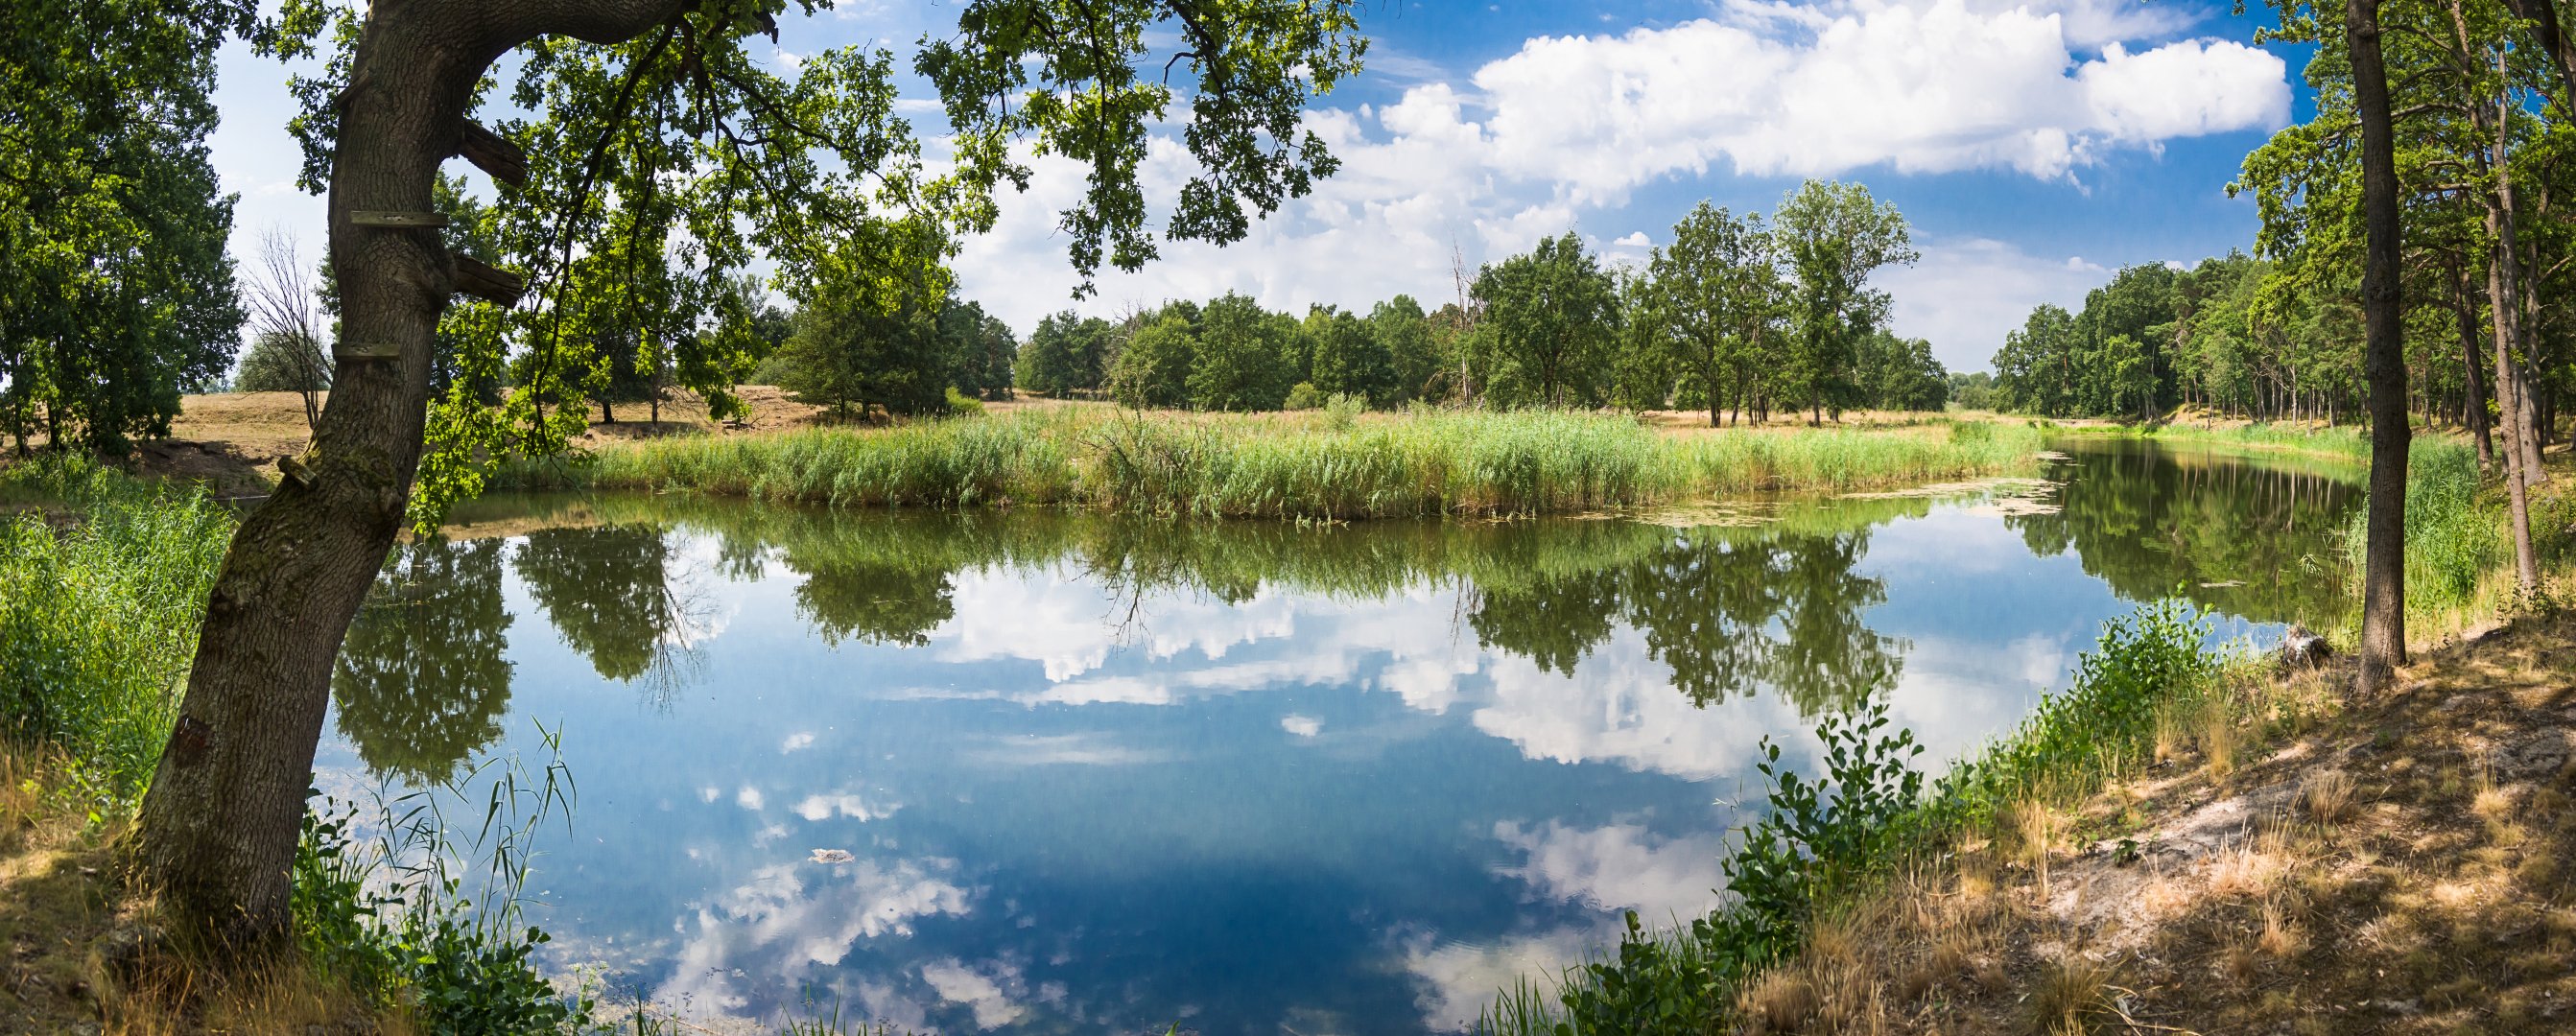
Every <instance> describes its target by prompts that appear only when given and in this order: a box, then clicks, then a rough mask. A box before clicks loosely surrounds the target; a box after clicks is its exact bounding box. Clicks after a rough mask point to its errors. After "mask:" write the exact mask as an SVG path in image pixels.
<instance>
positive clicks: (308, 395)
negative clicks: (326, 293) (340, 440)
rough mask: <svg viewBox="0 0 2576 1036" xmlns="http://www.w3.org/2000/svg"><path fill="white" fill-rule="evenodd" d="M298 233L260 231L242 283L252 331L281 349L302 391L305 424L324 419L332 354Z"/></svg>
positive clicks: (317, 292)
mask: <svg viewBox="0 0 2576 1036" xmlns="http://www.w3.org/2000/svg"><path fill="white" fill-rule="evenodd" d="M310 269H311V268H310V267H307V266H306V265H305V264H304V257H303V256H302V255H300V254H298V250H297V248H296V246H295V237H294V235H292V234H289V233H287V232H286V231H285V230H283V229H281V228H278V227H270V228H268V229H267V230H265V231H262V232H261V233H260V235H259V266H258V267H257V268H256V269H254V270H253V271H251V276H250V277H249V279H248V280H247V281H246V282H245V283H244V284H243V290H242V297H243V301H244V302H245V303H247V304H248V306H249V308H250V326H251V334H252V335H253V336H254V339H255V340H266V341H268V342H272V343H274V344H275V346H276V347H277V348H278V349H280V350H282V351H283V353H282V358H283V359H284V360H285V362H286V367H287V370H286V373H287V375H288V376H289V377H291V378H292V379H293V380H294V382H295V389H296V391H297V392H299V393H301V394H302V395H303V396H304V427H305V428H306V429H307V430H310V429H312V428H313V427H314V426H316V425H318V424H320V423H321V422H322V393H323V392H324V391H325V390H327V389H329V388H330V387H331V357H330V355H329V354H328V353H326V352H325V351H324V350H323V347H322V338H323V335H324V333H325V332H324V328H323V320H322V301H321V293H320V291H318V290H317V289H316V288H315V286H314V283H313V275H312V273H311V272H310Z"/></svg>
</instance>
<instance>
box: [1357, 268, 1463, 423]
mask: <svg viewBox="0 0 2576 1036" xmlns="http://www.w3.org/2000/svg"><path fill="white" fill-rule="evenodd" d="M1368 323H1369V334H1370V335H1371V336H1372V337H1374V338H1376V339H1377V342H1378V347H1379V348H1382V349H1384V350H1386V355H1387V361H1388V363H1389V364H1390V365H1391V368H1392V373H1393V376H1394V384H1395V395H1394V396H1393V397H1392V398H1387V399H1380V400H1378V401H1377V403H1378V405H1380V406H1393V405H1396V404H1400V403H1404V402H1406V401H1409V400H1413V399H1417V398H1421V397H1422V396H1423V394H1424V388H1425V386H1427V385H1429V384H1430V382H1431V379H1432V377H1433V375H1435V374H1437V373H1439V372H1440V370H1441V369H1442V367H1443V365H1444V363H1445V362H1446V360H1447V357H1445V356H1443V355H1442V352H1441V345H1440V340H1439V337H1438V336H1437V335H1436V334H1434V333H1433V330H1432V323H1431V318H1430V317H1427V316H1424V315H1423V312H1422V304H1421V303H1419V302H1415V301H1413V296H1411V295H1398V296H1396V297H1394V298H1392V299H1388V300H1386V301H1384V302H1380V303H1378V304H1377V306H1376V307H1375V308H1372V309H1370V310H1369V315H1368Z"/></svg>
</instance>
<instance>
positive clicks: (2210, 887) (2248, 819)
mask: <svg viewBox="0 0 2576 1036" xmlns="http://www.w3.org/2000/svg"><path fill="white" fill-rule="evenodd" d="M2263 683H2264V684H2265V686H2262V687H2259V688H2249V689H2247V690H2246V691H2244V693H2248V694H2255V695H2261V696H2265V699H2266V700H2265V701H2264V702H2263V703H2264V704H2268V705H2269V706H2271V707H2270V708H2268V709H2266V710H2264V711H2265V712H2266V713H2268V714H2269V715H2272V716H2274V717H2277V718H2276V719H2275V720H2274V721H2273V724H2272V727H2271V729H2268V730H2244V731H2237V732H2229V731H2202V732H2194V731H2189V730H2176V731H2173V732H2171V733H2170V735H2169V736H2160V737H2159V745H2158V755H2159V757H2160V758H2159V759H2158V760H2157V761H2155V762H2154V763H2152V764H2151V765H2149V766H2148V767H2146V768H2145V769H2144V770H2143V772H2139V773H2136V774H2133V775H2131V776H2130V777H2129V779H2127V780H2124V781H2121V782H2119V783H2117V784H2115V785H2113V786H2112V787H2111V788H2110V789H2109V790H2107V791H2105V792H2103V793H2102V794H2100V795H2096V796H2094V797H2092V798H2091V799H2090V800H2088V801H2086V802H2085V803H2084V805H2083V806H2082V808H2081V809H2080V810H2077V811H2072V812H2065V811H2060V812H2056V813H2054V814H2052V815H2050V816H2049V817H2048V818H2047V819H2046V820H2044V821H2042V820H2039V819H2037V818H2034V819H2033V820H2031V821H2027V822H2024V823H2022V824H2020V825H2019V828H2020V830H2021V832H2022V833H2021V834H2020V835H2019V836H2012V835H2007V836H2005V837H2003V838H1999V839H1996V840H1995V841H1994V842H1972V843H1970V844H1967V845H1965V846H1962V847H1961V849H1960V851H1958V852H1956V853H1954V854H1950V855H1948V856H1946V857H1944V858H1943V859H1940V860H1938V861H1934V862H1931V863H1929V864H1926V865H1925V866H1923V867H1922V868H1921V869H1920V870H1919V871H1918V872H1917V873H1914V874H1911V875H1908V876H1906V877H1904V878H1903V879H1901V880H1899V881H1897V882H1895V883H1894V885H1893V886H1892V887H1891V888H1889V889H1887V890H1885V891H1884V892H1883V893H1882V894H1880V895H1877V896H1874V897H1871V898H1869V899H1868V900H1866V901H1864V902H1863V903H1861V904H1860V905H1858V906H1857V907H1856V908H1854V909H1853V911H1852V912H1851V913H1850V914H1849V915H1848V916H1845V917H1842V918H1839V919H1837V920H1835V921H1834V922H1833V923H1829V924H1825V925H1822V926H1820V930H1819V932H1818V933H1817V935H1816V938H1815V939H1814V941H1813V943H1812V945H1811V947H1810V949H1809V950H1808V951H1807V952H1806V953H1805V954H1804V955H1803V956H1801V957H1800V958H1798V959H1797V960H1796V961H1794V962H1793V963H1792V964H1790V965H1788V966H1785V967H1783V968H1781V969H1779V970H1778V971H1776V972H1774V973H1773V974H1772V975H1770V976H1767V977H1766V979H1765V980H1763V981H1762V982H1760V983H1757V984H1756V986H1755V987H1754V988H1752V989H1751V990H1749V991H1748V992H1747V993H1746V995H1745V997H1744V1000H1745V1004H1744V1006H1745V1007H1746V1008H1748V1012H1747V1013H1748V1014H1749V1015H1750V1016H1751V1017H1753V1018H1754V1019H1755V1021H1754V1024H1753V1028H1754V1030H1755V1031H1791V1030H1795V1031H1801V1032H1920V1033H1989V1032H2037V1033H2053V1032H2063V1031H2069V1029H2070V1028H2071V1029H2073V1030H2075V1031H2089V1032H2137V1033H2150V1032H2163V1033H2177V1032H2193V1033H2203V1034H2210V1036H2216V1034H2220V1033H2295V1034H2325V1033H2392V1034H2397V1033H2403V1034H2413V1033H2471V1032H2474V1033H2544V1032H2546V1033H2564V1032H2576V964H2571V962H2576V809H2571V807H2570V795H2571V793H2576V615H2571V614H2569V613H2566V612H2563V611H2562V612H2556V613H2551V614H2545V615H2537V616H2530V617H2525V618H2522V619H2520V620H2517V621H2515V622H2513V623H2512V624H2510V625H2507V626H2503V627H2500V628H2494V629H2490V630H2487V631H2485V632H2484V633H2483V634H2482V635H2479V636H2476V637H2475V638H2473V639H2471V640H2468V641H2466V642H2461V643H2451V644H2446V645H2442V646H2439V647H2436V648H2434V649H2432V650H2428V651H2423V652H2420V653H2419V654H2418V656H2417V657H2416V659H2415V660H2414V664H2413V665H2410V666H2408V667H2406V668H2405V669H2404V670H2402V671H2401V673H2400V677H2399V679H2398V680H2397V681H2395V683H2394V687H2395V689H2394V690H2392V691H2390V692H2388V693H2386V694H2385V695H2383V696H2380V697H2377V698H2372V699H2366V700H2363V699H2354V698H2352V697H2350V695H2351V693H2352V692H2351V690H2350V688H2351V686H2352V682H2351V672H2350V670H2349V668H2348V667H2331V668H2328V669H2326V670H2324V671H2321V672H2314V673H2308V674H2304V675H2301V676H2298V677H2295V678H2292V679H2288V680H2284V681H2280V682H2277V683H2276V682H2272V681H2264V682H2263ZM2240 736H2241V737H2242V738H2244V739H2245V740H2244V741H2243V742H2242V743H2241V744H2240V743H2239V742H2238V737H2240ZM2070 1023H2072V1024H2071V1025H2070Z"/></svg>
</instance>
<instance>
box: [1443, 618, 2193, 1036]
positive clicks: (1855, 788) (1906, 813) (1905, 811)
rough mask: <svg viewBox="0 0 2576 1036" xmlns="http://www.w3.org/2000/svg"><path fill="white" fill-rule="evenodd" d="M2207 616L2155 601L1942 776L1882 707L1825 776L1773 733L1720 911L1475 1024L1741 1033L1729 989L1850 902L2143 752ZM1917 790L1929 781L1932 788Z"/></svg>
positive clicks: (1830, 750) (2118, 625) (1651, 937)
mask: <svg viewBox="0 0 2576 1036" xmlns="http://www.w3.org/2000/svg"><path fill="white" fill-rule="evenodd" d="M2208 629H2209V626H2208V622H2207V619H2206V617H2205V616H2202V615H2198V614H2195V613H2191V612H2187V611H2185V610H2184V609H2183V608H2182V606H2181V605H2180V604H2179V603H2176V602H2166V603H2162V604H2157V605H2151V606H2148V607H2147V608H2144V609H2141V610H2140V611H2139V612H2137V613H2135V614H2134V615H2132V616H2130V617H2128V618H2125V619H2115V620H2112V621H2111V622H2109V623H2106V624H2104V627H2103V630H2102V637H2101V640H2100V642H2099V643H2098V644H2096V645H2095V647H2094V649H2093V650H2092V651H2090V652H2087V653H2086V654H2085V655H2084V656H2083V657H2082V658H2081V659H2080V660H2079V661H2078V663H2077V668H2076V672H2075V674H2074V678H2073V680H2072V681H2071V683H2070V684H2069V686H2068V687H2067V689H2066V690H2065V691H2063V692H2060V693H2057V694H2053V695H2050V696H2049V697H2047V698H2046V699H2044V700H2043V701H2042V702H2041V703H2040V706H2039V707H2038V708H2037V709H2035V710H2034V711H2033V712H2032V713H2031V715H2030V716H2029V717H2027V718H2026V719H2024V720H2023V721H2022V722H2021V724H2020V725H2019V726H2017V727H2016V728H2014V730H2013V731H2012V732H2011V733H2010V734H2008V735H2006V736H2004V737H2003V738H2001V739H1999V740H1998V741H1996V742H1995V743H1994V744H1993V745H1991V746H1990V747H1989V748H1987V749H1986V751H1984V752H1983V753H1981V754H1979V755H1978V756H1976V757H1975V758H1973V759H1970V760H1968V761H1965V762H1962V763H1960V764H1958V765H1956V766H1954V767H1952V768H1951V769H1950V770H1949V772H1948V773H1946V774H1944V775H1942V776H1941V777H1939V778H1938V779H1934V780H1929V781H1927V780H1926V775H1925V774H1923V773H1922V772H1920V771H1917V770H1916V769H1914V767H1913V759H1914V757H1915V755H1916V754H1917V753H1919V752H1921V751H1922V749H1921V748H1920V746H1918V745H1916V744H1915V742H1914V739H1913V735H1912V733H1911V732H1909V731H1891V730H1889V729H1888V726H1887V725H1888V719H1887V712H1886V706H1885V705H1884V704H1878V705H1873V706H1871V707H1869V708H1867V709H1865V710H1863V711H1860V712H1858V713H1854V714H1851V715H1846V716H1838V717H1833V718H1829V719H1827V720H1826V721H1825V722H1824V724H1823V725H1822V726H1820V727H1818V728H1817V735H1818V738H1819V740H1820V741H1821V742H1822V744H1823V747H1824V750H1825V751H1824V755H1823V761H1824V765H1823V769H1824V773H1823V774H1821V775H1820V776H1806V775H1801V774H1799V773H1797V772H1795V771H1794V770H1792V769H1790V768H1788V767H1786V766H1783V765H1781V764H1780V752H1779V749H1778V747H1777V746H1776V745H1773V744H1772V743H1771V742H1770V740H1769V739H1768V738H1765V739H1764V741H1763V759H1762V761H1761V762H1760V763H1759V765H1758V768H1759V770H1760V771H1761V773H1762V774H1763V776H1764V778H1765V779H1766V780H1767V781H1768V782H1769V793H1768V795H1767V801H1766V804H1765V808H1764V809H1763V811H1762V813H1761V815H1760V816H1759V817H1757V818H1755V819H1754V820H1753V821H1752V822H1751V823H1750V824H1748V825H1747V826H1746V827H1745V828H1744V829H1743V830H1742V831H1740V832H1739V833H1738V836H1737V838H1736V839H1735V840H1734V848H1733V849H1732V850H1731V851H1730V852H1729V854H1728V856H1727V858H1726V859H1724V860H1723V861H1721V863H1722V866H1723V869H1724V871H1725V874H1726V876H1727V882H1728V890H1727V891H1728V901H1727V903H1726V904H1725V905H1723V906H1721V907H1719V908H1718V909H1717V910H1716V911H1714V912H1713V913H1711V914H1710V915H1709V916H1707V917H1704V918H1698V919H1694V920H1691V921H1689V922H1688V923H1686V924H1679V925H1674V926H1670V927H1664V926H1649V925H1646V924H1643V923H1641V922H1640V921H1639V919H1638V918H1637V916H1636V914H1635V913H1633V912H1631V913H1630V914H1629V915H1628V932H1627V934H1626V935H1625V936H1623V937H1622V938H1621V940H1620V944H1619V946H1618V948H1617V950H1616V952H1615V954H1614V955H1609V956H1605V957H1603V958H1601V959H1597V960H1593V961H1590V962H1587V963H1585V964H1582V965H1578V966H1576V967H1573V968H1569V969H1567V970H1566V971H1565V972H1564V973H1563V974H1561V975H1560V976H1558V977H1557V978H1556V979H1555V980H1554V981H1553V982H1550V983H1527V982H1525V983H1522V984H1521V985H1519V986H1517V987H1514V988H1511V989H1506V990H1503V991H1502V995H1501V996H1500V997H1499V998H1498V999H1497V1001H1496V1002H1495V1004H1494V1005H1493V1006H1492V1007H1491V1008H1489V1009H1488V1010H1487V1011H1486V1013H1485V1015H1484V1017H1483V1018H1482V1019H1481V1020H1480V1021H1479V1023H1478V1025H1477V1027H1476V1031H1477V1032H1479V1033H1483V1034H1489V1036H1542V1034H1544V1036H1588V1034H1598V1036H1607V1034H1613V1033H1616V1034H1621V1036H1662V1034H1672V1036H1682V1034H1692V1033H1704V1032H1728V1031H1734V1030H1735V1028H1736V1025H1737V1023H1738V1022H1739V1021H1740V1019H1736V1018H1734V1017H1732V1016H1731V1015H1732V1011H1733V1005H1734V1003H1735V991H1736V990H1738V989H1740V988H1743V987H1744V984H1745V983H1746V982H1748V981H1749V980H1751V979H1752V978H1753V977H1755V976H1756V975H1758V974H1760V972H1761V971H1762V970H1763V969H1765V968H1767V967H1770V966H1771V965H1773V964H1775V963H1777V962H1779V961H1782V960H1785V959H1787V958H1788V957H1789V956H1791V955H1792V954H1794V953H1796V952H1797V951H1798V949H1799V947H1800V945H1801V944H1802V942H1803V940H1804V938H1805V935H1806V933H1807V931H1808V930H1809V928H1810V926H1811V924H1812V923H1813V922H1814V921H1815V919H1817V918H1819V917H1822V916H1826V915H1829V914H1831V913H1832V912H1834V911H1835V910H1838V909H1841V908H1843V907H1844V906H1845V905H1847V904H1848V903H1849V902H1851V901H1852V900H1853V899H1854V898H1856V897H1857V896H1859V895H1862V894H1865V893H1867V892H1868V891H1869V890H1870V889H1871V888H1873V887H1874V885H1875V883H1877V882H1879V881H1881V880H1882V879H1884V878H1885V877H1886V876H1887V875H1889V874H1892V873H1894V872H1895V871H1896V870H1897V868H1898V867H1899V866H1900V865H1902V864H1903V863H1905V862H1906V861H1908V860H1912V859H1921V858H1927V857H1929V856H1931V855H1933V854H1937V853H1939V852H1941V851H1943V850H1944V849H1945V847H1947V846H1949V845H1951V844H1953V843H1954V842H1955V841H1956V840H1957V839H1958V838H1959V837H1960V836H1961V835H1962V833H1965V832H1973V831H1979V830H1983V829H1985V828H1987V827H1988V826H1989V825H1991V824H1993V823H1994V822H1995V820H1996V818H1997V816H1998V815H1999V814H2000V813H2001V812H2002V811H2003V810H2005V809H2007V808H2008V807H2009V805H2010V804H2011V803H2013V802H2015V801H2017V800H2018V799H2021V798H2023V797H2027V796H2043V797H2046V798H2048V799H2051V800H2055V801H2068V800H2072V799H2074V798H2078V797H2081V796H2083V795H2085V794H2089V793H2090V792H2092V791H2093V790H2095V789H2097V788H2098V787H2099V786H2100V785H2101V783H2102V781H2103V780H2104V779H2105V778H2106V777H2107V776H2109V775H2110V774H2111V773H2112V772H2113V771H2114V769H2115V768H2117V767H2119V766H2122V765H2125V761H2128V760H2135V759H2138V758H2140V757H2142V756H2144V755H2145V754H2146V753H2147V752H2148V751H2149V750H2150V749H2151V744H2152V740H2153V737H2154V732H2155V725H2156V718H2157V715H2158V712H2159V711H2160V710H2163V709H2170V708H2174V707H2176V706H2177V704H2178V703H2190V702H2196V701H2198V700H2200V699H2201V698H2203V697H2205V696H2208V695H2209V692H2210V689H2211V688H2212V686H2213V684H2214V682H2215V681H2213V679H2212V677H2213V676H2215V675H2216V673H2217V672H2218V663H2219V660H2218V659H2217V658H2216V657H2214V656H2213V655H2211V654H2210V653H2209V652H2208V651H2207V650H2206V649H2205V648H2204V647H2203V646H2202V643H2203V640H2204V638H2205V637H2206V636H2207V632H2208ZM1927 785H1928V787H1927Z"/></svg>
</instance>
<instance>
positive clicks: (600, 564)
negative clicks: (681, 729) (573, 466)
mask: <svg viewBox="0 0 2576 1036" xmlns="http://www.w3.org/2000/svg"><path fill="white" fill-rule="evenodd" d="M672 561H673V556H672V547H671V541H670V538H669V537H668V536H667V535H665V534H664V532H663V529H662V528H661V527H660V526H659V525H654V524H633V525H610V526H600V527H595V528H580V529H542V530H539V531H536V532H532V533H529V534H528V538H527V539H526V540H524V541H522V542H521V543H520V544H519V549H518V550H517V551H516V552H515V553H513V554H512V555H511V557H510V565H511V568H513V569H514V570H516V571H517V572H518V574H519V581H520V582H521V583H523V584H526V586H527V588H528V596H530V597H533V598H535V599H536V601H537V606H538V608H540V609H541V610H543V611H544V612H545V615H546V620H547V621H548V622H551V623H553V624H554V627H555V632H556V634H557V635H559V636H561V637H562V638H563V642H564V643H565V644H566V645H567V646H570V647H571V648H572V649H573V650H575V651H578V652H580V653H581V654H582V657H584V658H587V659H589V660H590V665H591V668H592V669H595V670H597V671H598V672H599V675H600V676H601V677H602V678H603V679H609V680H615V681H618V682H621V683H629V684H634V685H636V686H637V687H638V688H639V689H641V691H642V692H643V695H644V698H645V700H646V701H647V702H650V703H653V704H655V705H657V706H660V707H666V708H667V707H668V706H669V704H670V702H671V700H672V699H673V698H674V697H675V696H677V695H678V694H679V693H680V692H681V691H683V690H685V689H686V688H687V687H688V686H689V685H690V684H692V683H694V682H695V681H696V680H697V679H698V677H699V676H700V675H702V673H701V666H702V664H703V662H702V656H700V654H699V653H698V651H697V641H698V639H699V637H700V634H701V632H702V631H703V629H704V627H705V625H706V622H707V616H708V615H709V614H711V613H712V612H713V610H714V601H713V600H712V598H711V596H710V595H709V594H708V593H706V592H705V591H704V590H703V589H702V588H700V587H699V586H698V585H697V584H696V583H695V582H694V581H693V580H691V579H689V578H687V576H688V575H689V573H682V572H674V571H673V570H672Z"/></svg>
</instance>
